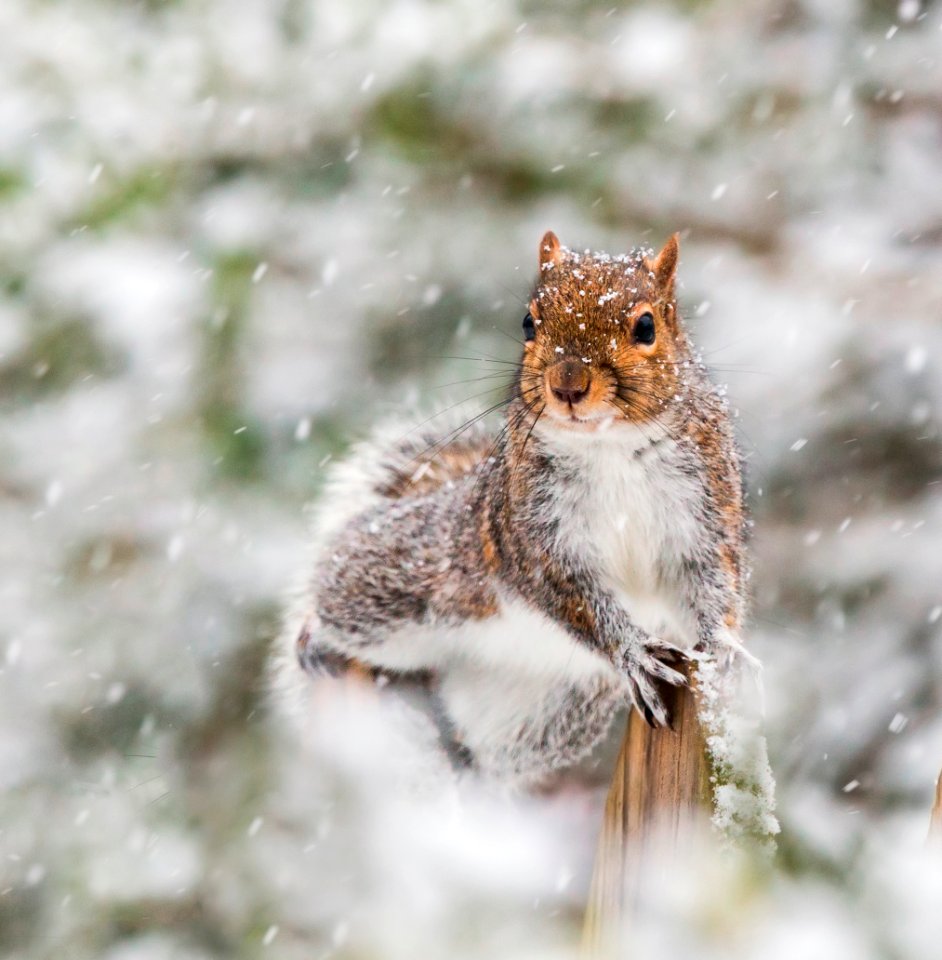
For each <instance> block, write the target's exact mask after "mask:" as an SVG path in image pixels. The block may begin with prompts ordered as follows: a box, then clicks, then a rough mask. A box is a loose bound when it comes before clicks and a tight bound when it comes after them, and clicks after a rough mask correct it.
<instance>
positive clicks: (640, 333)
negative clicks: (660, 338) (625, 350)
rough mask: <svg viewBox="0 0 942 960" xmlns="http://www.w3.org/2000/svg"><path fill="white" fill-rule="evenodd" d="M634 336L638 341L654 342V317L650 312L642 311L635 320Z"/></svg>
mask: <svg viewBox="0 0 942 960" xmlns="http://www.w3.org/2000/svg"><path fill="white" fill-rule="evenodd" d="M633 333H634V338H635V340H637V342H638V343H647V344H651V343H654V336H655V333H656V331H655V328H654V317H652V316H651V314H650V313H642V314H641V316H640V317H638V319H637V320H636V321H635V328H634V331H633Z"/></svg>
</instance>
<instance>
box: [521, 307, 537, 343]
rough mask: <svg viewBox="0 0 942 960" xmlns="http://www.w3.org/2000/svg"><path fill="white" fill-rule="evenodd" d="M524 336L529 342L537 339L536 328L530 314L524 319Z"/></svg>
mask: <svg viewBox="0 0 942 960" xmlns="http://www.w3.org/2000/svg"><path fill="white" fill-rule="evenodd" d="M523 335H524V337H525V338H526V339H527V340H535V339H536V326H535V325H534V323H533V317H531V316H530V314H529V313H528V314H527V315H526V316H525V317H524V318H523Z"/></svg>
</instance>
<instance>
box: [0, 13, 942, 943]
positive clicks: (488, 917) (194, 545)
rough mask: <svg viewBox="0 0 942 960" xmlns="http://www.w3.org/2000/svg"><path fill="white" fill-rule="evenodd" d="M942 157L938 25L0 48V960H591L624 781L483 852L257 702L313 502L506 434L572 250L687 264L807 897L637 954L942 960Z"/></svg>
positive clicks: (372, 727)
mask: <svg viewBox="0 0 942 960" xmlns="http://www.w3.org/2000/svg"><path fill="white" fill-rule="evenodd" d="M940 112H942V6H940V4H939V3H938V2H937V0H936V2H926V0H921V2H920V0H904V2H901V3H899V4H898V5H897V4H896V3H894V2H890V0H886V2H882V0H840V2H833V0H832V2H825V0H705V2H703V3H698V4H692V3H687V2H682V0H676V2H674V3H654V2H649V3H628V4H622V5H614V6H613V5H611V4H600V5H592V4H589V3H585V2H571V3H565V4H560V3H536V2H532V0H494V2H491V3H486V4H482V3H477V2H472V0H448V2H434V0H359V2H349V0H243V2H240V3H238V4H235V3H233V2H226V0H141V2H137V3H122V2H115V0H66V2H59V3H48V2H43V0H3V2H2V3H0V204H2V212H0V418H2V419H0V524H2V530H3V545H4V550H3V555H4V571H3V577H2V579H0V595H2V603H0V791H2V796H0V952H3V951H5V952H7V953H8V954H9V955H11V956H14V957H23V958H25V957H29V958H30V960H33V958H43V957H57V958H58V957H62V956H69V957H70V958H75V960H85V958H88V960H91V958H96V960H98V958H105V960H164V958H171V957H173V958H181V957H182V958H186V960H205V958H210V957H254V956H277V957H279V958H284V960H293V958H298V960H301V958H304V960H310V958H312V957H327V956H332V957H340V958H346V957H349V958H353V957H357V958H367V957H375V958H383V960H386V958H397V957H409V958H413V957H417V956H419V957H437V956H447V957H449V958H463V957H469V958H470V957H475V958H476V957H484V956H487V957H495V956H499V957H515V958H537V957H538V958H540V960H553V958H567V957H573V956H574V955H575V954H574V951H575V945H576V943H577V942H578V934H579V924H580V920H581V913H582V909H583V906H584V902H585V896H586V889H587V885H588V872H589V869H590V864H591V857H592V848H593V845H594V842H595V836H596V832H597V829H598V824H599V821H600V811H601V803H602V789H603V785H604V782H605V780H606V777H607V769H608V766H607V765H610V762H611V756H610V755H600V756H599V757H598V758H596V760H595V763H594V764H593V765H589V766H588V767H587V768H585V769H583V770H581V771H579V773H578V775H573V776H570V777H568V778H566V779H565V780H564V781H563V782H561V783H560V784H559V785H557V787H556V788H555V789H554V790H551V791H548V792H547V794H546V795H545V796H541V797H538V798H534V799H532V800H528V801H523V800H519V799H516V800H507V799H503V800H500V799H495V798H493V797H477V796H471V797H466V798H464V799H463V802H462V803H461V804H460V805H458V806H456V804H455V803H454V802H453V801H452V800H449V799H448V798H447V796H446V799H445V800H441V799H440V798H439V799H437V800H434V801H433V800H432V799H431V798H429V797H428V796H427V795H421V794H417V793H416V787H415V784H414V783H413V782H411V781H412V780H413V777H412V776H411V774H412V773H413V772H414V771H415V769H416V768H417V767H418V766H419V765H420V764H422V763H425V762H427V752H425V751H422V750H421V743H416V742H413V741H411V740H410V737H409V735H408V734H409V729H410V723H411V721H410V719H409V715H408V712H407V711H406V712H404V713H402V712H401V711H400V713H397V714H396V718H395V720H393V719H390V718H389V717H388V716H387V712H383V711H381V710H380V708H379V707H376V706H375V704H376V699H375V698H374V697H373V696H372V695H371V694H370V695H368V694H365V693H361V692H359V691H353V692H350V693H349V694H341V693H339V692H337V691H334V690H332V689H331V690H330V691H325V693H324V695H323V698H322V701H321V702H322V707H321V708H320V710H321V716H320V718H319V722H316V723H315V727H316V730H315V732H312V733H311V735H310V736H309V737H308V738H307V739H306V740H305V741H304V742H303V743H299V742H298V741H297V740H296V739H295V738H294V737H292V736H291V734H290V732H289V731H287V730H285V729H284V728H282V727H281V726H279V725H278V724H276V723H273V722H272V721H271V719H270V717H269V716H268V711H267V709H266V700H265V676H266V669H265V659H266V655H267V651H268V646H269V642H270V639H271V637H272V635H273V634H274V632H275V631H276V628H277V612H278V609H279V607H280V603H281V598H282V595H283V592H284V590H285V589H286V588H287V586H288V584H289V582H290V580H291V577H292V575H293V572H294V571H295V569H296V568H297V566H298V564H299V562H300V560H301V558H302V557H303V555H304V538H305V530H306V521H305V519H304V515H303V504H304V503H305V502H306V501H307V500H308V499H310V498H311V496H312V495H313V494H314V493H315V492H316V489H317V486H318V483H319V482H320V478H321V476H322V473H323V467H324V465H325V464H326V462H327V460H328V459H329V458H330V457H332V456H334V455H336V454H337V453H339V452H340V451H341V450H342V448H343V446H344V445H345V444H346V443H347V442H348V440H349V439H350V438H353V437H355V436H357V435H359V434H360V433H361V432H362V430H363V429H364V428H365V427H366V425H367V424H368V423H369V422H370V421H373V420H375V419H376V418H377V417H378V416H382V415H385V413H386V412H388V411H390V410H393V409H397V408H399V409H401V408H402V407H403V406H411V405H413V404H414V403H416V402H421V403H423V404H424V405H428V404H432V405H434V404H438V405H439V406H441V407H445V406H447V405H448V404H449V403H451V402H454V401H456V400H462V399H464V398H467V397H472V396H473V395H474V399H476V401H477V402H479V403H482V404H486V403H487V402H489V401H490V402H494V401H495V400H496V399H498V397H499V391H498V389H497V388H499V387H500V385H501V384H502V383H503V378H502V375H501V371H502V370H504V369H505V368H504V367H503V366H502V364H501V363H498V362H496V361H512V360H514V359H515V356H516V353H517V349H518V347H517V345H516V344H515V343H514V342H512V340H510V339H508V335H509V336H511V337H516V336H518V330H519V324H520V321H521V319H522V316H523V313H524V312H525V307H524V306H523V305H522V302H525V300H526V295H527V291H528V288H529V285H530V281H531V279H532V277H533V275H534V273H535V268H536V245H537V242H538V240H539V237H540V236H542V234H543V231H545V230H546V229H548V228H552V229H553V230H555V231H556V232H557V233H558V234H559V236H560V237H561V239H562V240H563V241H564V242H565V243H567V244H569V245H570V246H573V247H578V248H580V249H581V248H582V247H585V246H591V247H593V248H596V249H607V250H609V251H612V252H617V251H618V250H627V249H628V248H630V247H632V246H635V245H637V244H648V245H651V246H659V245H660V243H661V242H663V240H664V238H666V236H667V235H668V234H669V233H671V232H672V231H673V230H675V229H681V230H683V231H684V234H683V236H682V241H681V247H682V249H681V258H682V259H681V266H680V277H681V279H682V281H683V286H682V290H681V296H682V305H683V308H684V313H685V315H686V316H687V317H688V318H690V322H691V326H692V330H693V334H694V336H695V338H696V340H697V342H698V343H699V344H700V345H701V346H702V349H703V353H704V358H705V360H706V361H707V362H708V363H709V364H711V365H712V366H713V367H714V370H715V374H716V376H717V377H718V378H719V379H721V380H724V381H725V382H727V383H728V394H729V397H730V400H731V403H732V405H733V406H734V407H735V408H736V409H738V410H739V411H740V413H741V417H740V424H741V434H742V438H743V444H744V447H745V449H746V452H747V455H748V459H749V471H750V488H751V500H752V504H753V508H754V513H755V536H754V542H753V555H754V560H755V573H754V577H753V596H754V609H753V618H752V627H751V629H750V631H749V635H748V637H747V642H748V645H749V648H750V649H751V650H752V651H753V652H754V653H756V654H757V655H758V656H759V657H760V658H761V659H762V661H763V662H764V664H765V671H764V681H765V689H766V699H767V715H766V720H765V733H766V736H767V739H768V747H769V754H770V758H771V764H772V769H773V770H774V773H775V777H776V781H777V784H778V788H777V800H778V806H777V815H778V817H779V818H780V820H781V826H782V833H781V835H780V837H779V838H778V845H779V852H778V855H777V859H776V861H775V865H774V869H770V868H769V867H768V866H767V865H765V864H763V863H761V862H753V861H752V860H750V859H749V858H748V857H744V858H743V859H741V860H740V859H737V858H736V857H729V856H727V857H725V858H724V857H718V856H716V854H715V853H714V851H713V849H712V847H711V845H710V842H709V841H704V843H703V844H702V845H692V846H691V849H690V850H689V851H688V853H689V868H688V869H685V870H683V871H680V872H677V873H674V874H673V875H672V876H671V877H669V878H668V879H667V880H665V881H664V882H663V883H661V882H654V881H653V880H652V884H651V886H650V889H649V890H648V891H647V897H648V900H649V903H648V904H647V908H646V910H645V912H644V919H643V922H640V923H639V924H637V926H636V927H635V928H633V931H632V936H633V937H634V938H635V941H636V943H635V946H636V947H637V954H638V955H639V956H642V955H647V954H649V953H650V954H653V953H655V952H658V953H660V952H663V951H667V952H668V953H670V954H671V955H676V956H684V957H689V958H692V960H710V958H713V957H723V958H724V960H725V958H730V957H733V958H760V957H761V958H763V960H768V958H772V960H774V958H777V957H793V956H801V957H808V958H817V957H820V958H822V960H823V958H827V960H831V958H835V957H854V958H871V957H873V958H877V957H890V956H891V957H894V958H899V960H924V958H926V957H929V956H933V955H934V954H935V953H936V952H937V950H938V943H939V942H940V940H942V913H940V911H938V909H937V908H936V906H935V904H936V902H937V901H938V898H939V895H940V893H942V878H940V875H939V869H938V863H937V862H936V860H934V859H933V858H932V857H931V856H925V855H924V853H923V840H924V835H925V830H926V825H927V811H928V807H929V804H930V799H931V795H932V786H933V782H934V779H935V776H936V774H937V772H938V767H939V766H940V764H942V710H940V700H942V687H940V680H939V678H940V676H942V643H940V636H942V586H940V583H942V580H940V575H939V574H940V566H939V560H938V544H939V542H940V538H942V498H940V490H942V441H940V434H939V412H940V408H942V325H940V323H939V320H940V305H942V190H940V189H939V158H940V156H942V128H940V124H939V116H940ZM467 358H471V359H467ZM506 369H510V368H509V367H508V368H506ZM478 378H484V379H478ZM445 385H448V386H447V387H446V386H445ZM492 387H493V388H495V389H494V390H491V388H492ZM347 696H349V697H351V698H352V702H351V703H347V702H346V700H345V697H347ZM361 700H362V702H360V701H361ZM315 719H317V718H315ZM312 722H313V721H312Z"/></svg>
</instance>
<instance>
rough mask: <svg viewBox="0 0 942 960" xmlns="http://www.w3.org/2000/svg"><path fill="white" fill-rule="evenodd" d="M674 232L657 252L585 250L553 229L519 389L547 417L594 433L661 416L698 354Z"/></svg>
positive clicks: (528, 320) (546, 240)
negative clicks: (693, 350) (678, 282)
mask: <svg viewBox="0 0 942 960" xmlns="http://www.w3.org/2000/svg"><path fill="white" fill-rule="evenodd" d="M678 252H679V247H678V239H677V234H676V233H675V234H674V235H673V236H672V237H671V238H670V239H669V240H668V241H667V243H666V244H664V248H663V249H662V250H661V252H660V253H658V254H657V255H656V256H654V255H653V252H652V251H650V250H643V249H635V250H632V251H631V252H629V253H627V254H623V255H620V256H610V255H609V254H606V253H591V252H589V251H588V250H586V251H585V252H584V253H577V252H575V251H573V250H569V249H567V248H566V247H563V246H561V245H560V242H559V240H558V239H557V237H556V234H554V233H553V232H552V231H549V232H547V233H546V234H545V236H544V237H543V239H542V241H541V242H540V276H539V280H538V281H537V284H536V289H535V290H534V292H533V297H532V299H531V300H530V309H529V312H528V313H527V315H526V317H525V318H524V321H523V333H524V338H525V344H524V355H523V360H522V364H521V373H520V393H521V396H522V398H523V400H524V402H526V403H527V404H528V405H529V404H531V403H532V404H533V405H534V406H535V407H536V408H537V409H539V408H540V407H541V406H542V408H543V410H544V411H545V413H546V415H547V418H548V421H549V423H552V424H553V425H554V426H556V427H561V428H569V429H574V430H589V431H591V430H596V429H599V428H600V427H603V425H604V426H605V427H607V426H610V425H613V424H617V423H630V424H635V425H637V424H642V423H645V422H647V421H650V420H653V419H654V418H656V417H657V416H658V414H659V413H660V412H661V411H663V409H664V408H665V407H666V406H667V405H668V404H669V403H670V402H671V401H672V399H673V397H674V396H675V395H676V393H677V386H678V371H679V369H680V364H682V363H683V362H684V361H685V360H687V359H688V358H689V356H690V350H689V346H688V344H687V339H686V336H685V334H684V331H683V328H682V326H681V323H680V319H679V317H678V315H677V304H676V299H675V296H674V286H675V284H674V275H675V272H676V268H677V257H678Z"/></svg>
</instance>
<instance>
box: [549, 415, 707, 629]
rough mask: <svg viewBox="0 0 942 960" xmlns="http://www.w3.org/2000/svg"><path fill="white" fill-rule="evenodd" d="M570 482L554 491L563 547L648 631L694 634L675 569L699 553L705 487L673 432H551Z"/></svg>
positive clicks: (553, 446)
mask: <svg viewBox="0 0 942 960" xmlns="http://www.w3.org/2000/svg"><path fill="white" fill-rule="evenodd" d="M547 445H548V447H549V448H550V449H551V451H552V452H553V453H554V454H555V455H556V456H558V457H561V458H563V459H564V460H565V462H566V467H567V474H568V476H569V479H570V482H568V483H567V484H565V485H563V486H561V488H560V491H559V494H558V496H557V498H556V510H557V519H558V521H559V538H560V546H561V547H562V548H563V549H566V550H569V551H571V552H572V553H573V554H574V555H576V556H578V557H579V558H580V559H583V560H585V561H586V562H588V563H589V564H590V565H591V566H593V567H594V568H595V569H596V570H597V571H598V573H599V576H600V577H601V578H602V579H603V581H604V582H605V583H606V585H607V586H608V587H609V589H611V590H612V591H613V592H614V593H615V594H616V596H617V597H618V599H619V600H620V601H621V602H622V603H623V604H624V605H625V606H626V607H627V608H628V611H629V613H630V614H631V617H632V619H633V620H634V622H635V623H637V624H638V625H639V626H641V627H643V628H644V629H646V630H647V631H649V632H651V633H654V634H660V635H664V634H665V633H666V634H669V635H672V637H673V638H674V639H675V640H679V641H682V642H687V641H692V640H693V639H694V636H693V629H694V624H693V622H692V617H691V615H690V613H689V611H687V609H686V607H685V605H684V604H683V603H682V601H681V597H680V595H679V591H678V589H677V586H678V585H677V584H676V583H674V582H672V578H671V576H670V573H669V572H670V570H671V568H672V567H675V566H676V564H677V563H679V562H680V561H681V560H682V558H683V557H684V556H689V555H690V554H691V552H693V550H694V547H695V544H696V542H697V538H698V535H699V523H698V519H697V517H698V513H699V505H700V500H701V498H702V488H701V486H700V484H699V481H698V480H697V479H696V478H695V477H691V476H690V475H689V472H687V471H685V470H684V469H683V462H682V459H681V457H682V455H681V452H680V451H679V450H678V449H677V447H676V445H675V444H674V443H673V441H671V440H670V439H669V438H667V437H665V436H663V435H661V434H646V433H644V432H643V431H642V430H639V429H635V428H630V427H623V428H621V429H619V430H611V431H609V432H608V433H605V434H602V435H600V436H598V437H596V436H592V435H590V436H586V435H584V434H578V435H571V436H567V435H565V434H562V433H561V432H555V431H554V434H553V435H550V436H549V437H548V438H547Z"/></svg>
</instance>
